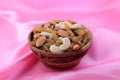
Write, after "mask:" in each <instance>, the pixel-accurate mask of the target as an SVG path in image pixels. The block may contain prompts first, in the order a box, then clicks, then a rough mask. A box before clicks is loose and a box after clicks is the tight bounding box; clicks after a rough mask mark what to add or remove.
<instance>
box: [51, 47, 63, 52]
mask: <svg viewBox="0 0 120 80" xmlns="http://www.w3.org/2000/svg"><path fill="white" fill-rule="evenodd" d="M50 51H51V52H53V53H62V52H63V51H62V50H60V48H59V47H57V46H56V45H51V46H50Z"/></svg>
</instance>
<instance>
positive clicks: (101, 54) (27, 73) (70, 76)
mask: <svg viewBox="0 0 120 80" xmlns="http://www.w3.org/2000/svg"><path fill="white" fill-rule="evenodd" d="M51 19H65V20H67V19H72V20H75V21H78V22H80V23H82V24H84V25H86V26H87V27H88V28H90V30H91V31H92V33H93V37H94V39H93V45H92V47H91V48H90V50H89V51H88V53H87V55H86V56H85V57H84V58H83V59H82V61H81V63H80V64H79V65H78V66H76V67H75V68H73V69H71V70H68V71H55V70H52V69H48V68H46V67H45V66H44V65H43V64H42V63H41V62H39V61H38V59H37V58H36V57H35V56H34V55H33V54H32V52H31V50H30V48H29V46H28V45H27V36H28V33H29V32H30V31H31V29H33V27H34V25H35V24H37V23H43V22H45V21H48V20H51ZM31 79H32V80H120V0H0V80H31Z"/></svg>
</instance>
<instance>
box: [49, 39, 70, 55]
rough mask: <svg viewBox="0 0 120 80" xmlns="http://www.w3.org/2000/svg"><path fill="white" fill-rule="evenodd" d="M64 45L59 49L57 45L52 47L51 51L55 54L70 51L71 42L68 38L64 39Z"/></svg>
mask: <svg viewBox="0 0 120 80" xmlns="http://www.w3.org/2000/svg"><path fill="white" fill-rule="evenodd" d="M62 43H63V44H62V45H60V46H59V47H57V46H56V45H51V46H50V51H51V52H53V53H62V52H63V51H64V50H66V49H68V48H69V47H70V45H71V42H70V40H69V39H68V38H62Z"/></svg>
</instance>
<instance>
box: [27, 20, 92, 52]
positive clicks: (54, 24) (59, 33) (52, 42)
mask: <svg viewBox="0 0 120 80" xmlns="http://www.w3.org/2000/svg"><path fill="white" fill-rule="evenodd" d="M32 32H33V36H32V37H33V39H32V41H31V42H29V44H30V45H31V46H34V47H36V48H38V49H41V50H43V51H46V52H51V53H57V54H59V53H64V52H72V51H76V50H79V49H81V48H82V47H83V46H85V45H86V44H87V43H88V42H89V41H90V34H89V30H88V29H87V28H85V27H84V26H83V25H81V24H79V23H76V22H74V21H72V20H67V21H62V20H52V21H50V22H47V23H44V24H41V25H39V26H37V27H35V28H34V29H33V31H32Z"/></svg>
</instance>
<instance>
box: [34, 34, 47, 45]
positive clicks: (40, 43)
mask: <svg viewBox="0 0 120 80" xmlns="http://www.w3.org/2000/svg"><path fill="white" fill-rule="evenodd" d="M45 41H46V37H43V36H42V37H39V38H38V39H37V41H36V47H40V46H42V45H43V44H44V43H45Z"/></svg>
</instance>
